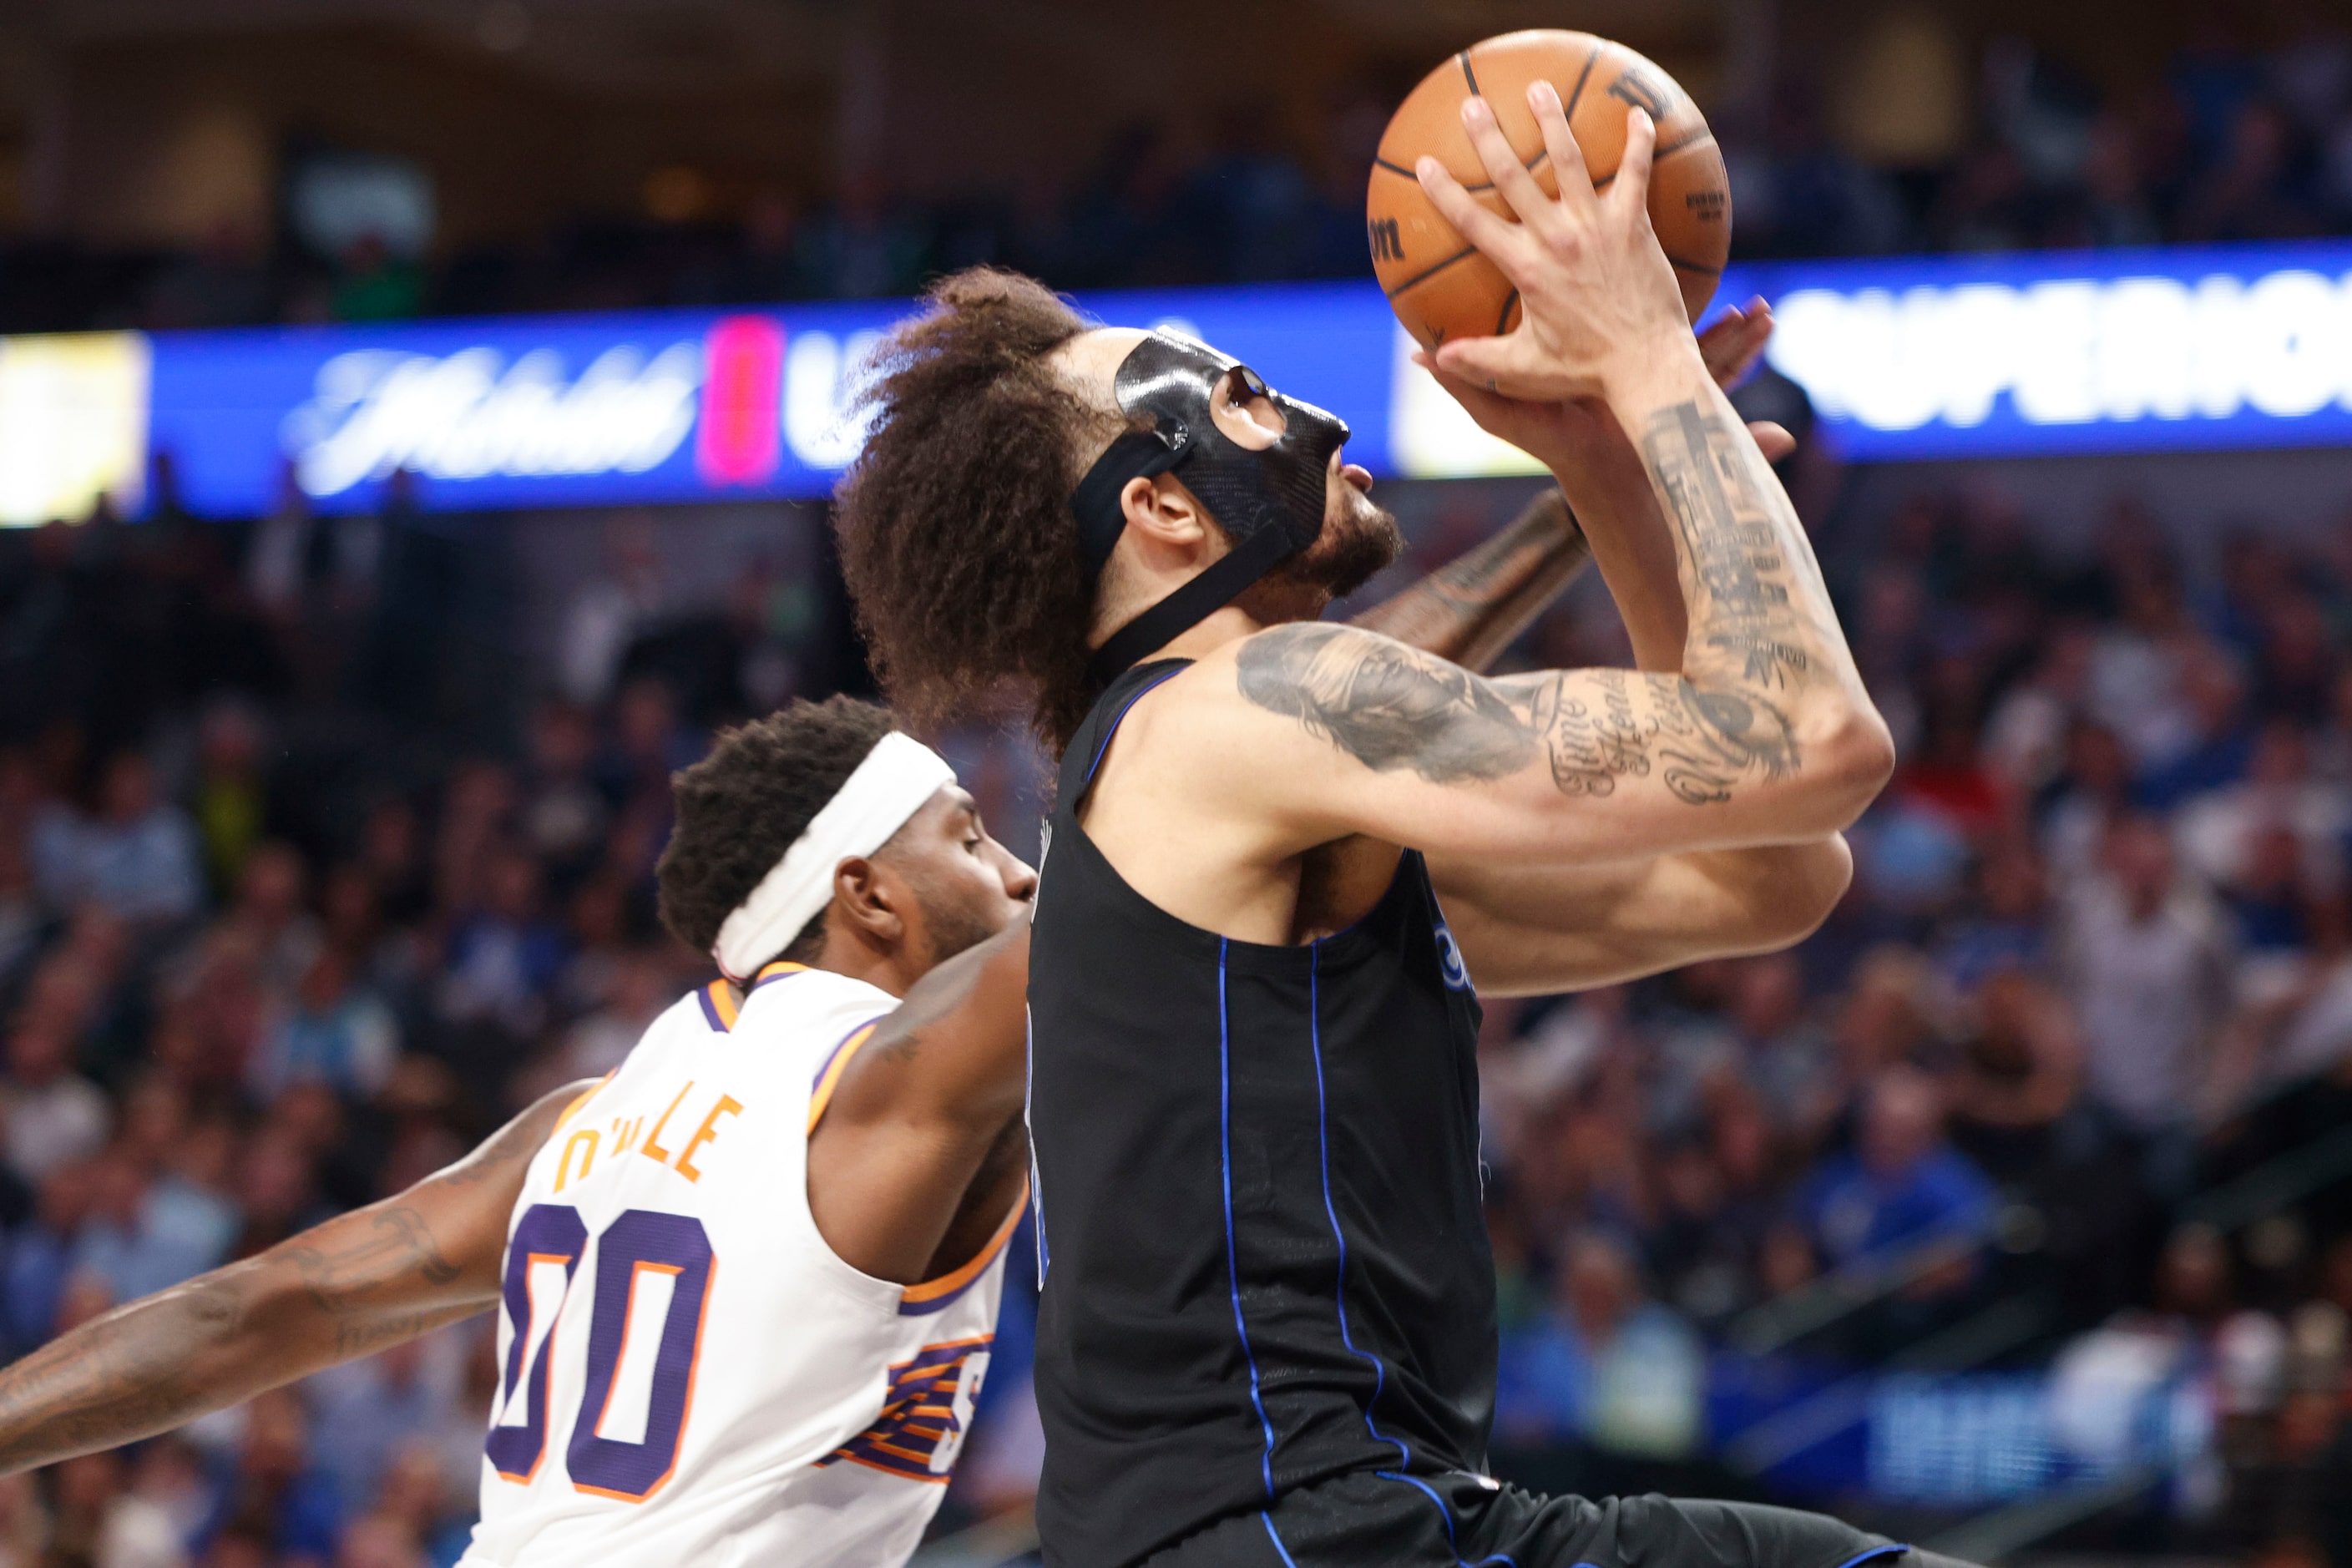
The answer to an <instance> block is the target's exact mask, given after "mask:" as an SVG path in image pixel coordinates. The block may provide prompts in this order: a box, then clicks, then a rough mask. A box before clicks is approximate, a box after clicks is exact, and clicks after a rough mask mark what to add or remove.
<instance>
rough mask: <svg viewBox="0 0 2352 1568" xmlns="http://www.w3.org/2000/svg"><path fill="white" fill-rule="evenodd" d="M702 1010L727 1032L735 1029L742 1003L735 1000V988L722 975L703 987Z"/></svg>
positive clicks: (721, 1029)
mask: <svg viewBox="0 0 2352 1568" xmlns="http://www.w3.org/2000/svg"><path fill="white" fill-rule="evenodd" d="M702 1010H703V1012H704V1013H705V1014H706V1015H707V1016H709V1017H710V1018H711V1020H712V1021H714V1022H715V1023H717V1024H718V1026H719V1030H720V1031H721V1032H722V1033H726V1032H730V1031H732V1030H733V1029H734V1027H735V1019H736V1017H737V1016H738V1015H739V1014H740V1013H741V1011H742V1004H741V1003H740V1002H738V1001H736V1000H735V988H734V987H733V986H732V985H730V984H728V983H727V981H726V980H725V979H724V978H723V977H722V978H720V979H718V980H714V981H712V982H711V983H710V984H708V985H706V986H704V987H703V988H702Z"/></svg>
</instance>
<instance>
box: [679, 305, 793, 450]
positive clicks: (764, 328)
mask: <svg viewBox="0 0 2352 1568" xmlns="http://www.w3.org/2000/svg"><path fill="white" fill-rule="evenodd" d="M702 363H703V373H702V417H701V418H700V419H698V421H696V430H695V438H694V464H695V468H696V471H698V473H700V474H701V476H702V478H703V479H704V481H705V482H706V483H709V484H714V485H751V484H757V483H759V482H760V481H761V480H762V479H767V478H769V477H770V476H772V475H773V474H774V473H775V471H776V463H777V460H778V458H780V457H781V456H782V439H783V426H782V421H781V420H780V418H779V417H778V416H779V413H780V410H781V405H780V399H781V398H782V395H783V384H784V327H783V323H782V322H781V321H777V320H776V319H775V318H774V317H772V316H726V317H722V318H721V319H720V320H719V321H716V322H714V323H712V325H711V328H710V335H709V337H707V338H705V339H704V340H703V344H702Z"/></svg>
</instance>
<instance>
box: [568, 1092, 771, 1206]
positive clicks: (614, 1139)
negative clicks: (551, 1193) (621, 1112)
mask: <svg viewBox="0 0 2352 1568" xmlns="http://www.w3.org/2000/svg"><path fill="white" fill-rule="evenodd" d="M693 1093H694V1080H693V1079H688V1080H687V1083H686V1087H685V1088H684V1089H679V1090H678V1091H677V1097H676V1098H675V1099H673V1100H671V1101H670V1102H669V1109H668V1110H665V1111H663V1112H662V1113H661V1116H660V1118H659V1119H658V1120H656V1121H655V1122H654V1124H653V1129H652V1131H648V1132H646V1135H645V1138H644V1140H643V1141H642V1142H640V1141H639V1139H638V1137H637V1130H638V1128H640V1127H641V1126H643V1125H644V1123H645V1120H646V1119H645V1118H644V1117H642V1116H633V1117H630V1118H629V1119H628V1120H627V1121H623V1120H621V1118H619V1117H617V1116H616V1117H614V1119H613V1121H612V1136H611V1137H610V1138H609V1139H608V1138H606V1137H605V1135H604V1134H603V1133H601V1132H599V1131H597V1130H596V1129H595V1128H593V1127H583V1128H582V1129H580V1130H579V1131H577V1132H574V1133H572V1136H571V1137H569V1138H567V1139H565V1140H564V1142H563V1153H562V1157H561V1158H560V1159H559V1160H558V1161H557V1162H556V1165H555V1190H556V1191H557V1192H559V1193H560V1192H562V1190H563V1188H564V1185H565V1184H567V1183H569V1182H572V1181H573V1180H581V1181H585V1180H586V1179H587V1176H588V1173H589V1171H590V1170H591V1169H593V1167H594V1165H595V1163H596V1157H597V1155H598V1154H599V1153H600V1152H602V1153H604V1154H607V1155H614V1156H618V1155H622V1154H626V1153H628V1152H631V1151H633V1150H634V1151H635V1152H636V1153H638V1154H640V1155H643V1156H644V1157H645V1158H646V1159H648V1160H651V1161H652V1162H653V1163H655V1164H656V1165H663V1166H667V1167H668V1168H669V1169H670V1170H673V1171H675V1172H677V1173H678V1174H679V1175H681V1176H684V1177H685V1178H686V1179H687V1180H688V1181H689V1182H699V1181H700V1180H702V1172H701V1171H700V1170H699V1169H698V1167H697V1166H696V1165H695V1163H694V1161H695V1155H696V1152H697V1151H698V1150H700V1149H702V1148H703V1147H705V1146H706V1145H708V1144H712V1143H716V1142H719V1132H720V1131H721V1129H720V1127H719V1118H720V1117H722V1116H740V1115H741V1114H742V1110H743V1106H742V1102H741V1101H740V1100H736V1099H735V1098H734V1097H733V1096H732V1095H727V1094H721V1095H719V1096H717V1097H716V1098H715V1099H713V1100H712V1101H711V1104H710V1109H709V1111H708V1112H707V1113H706V1114H705V1115H704V1116H703V1118H702V1122H701V1125H699V1126H698V1127H697V1128H695V1130H694V1135H693V1136H692V1137H690V1138H688V1139H687V1140H686V1142H683V1143H681V1144H679V1145H678V1148H677V1153H676V1154H672V1153H671V1152H670V1151H669V1150H668V1149H667V1148H665V1147H664V1146H663V1145H662V1132H663V1130H664V1129H666V1128H667V1127H668V1126H669V1122H670V1118H671V1117H673V1116H675V1115H677V1108H678V1107H679V1106H681V1105H683V1104H685V1103H686V1098H687V1096H688V1095H690V1094H693ZM698 1098H699V1097H698ZM691 1114H692V1113H691V1112H690V1111H689V1112H688V1115H689V1116H690V1115H691ZM679 1125H681V1126H683V1125H685V1123H683V1122H681V1123H679ZM574 1156H577V1157H578V1159H579V1162H580V1168H579V1169H578V1170H576V1171H575V1170H573V1169H572V1160H573V1158H574Z"/></svg>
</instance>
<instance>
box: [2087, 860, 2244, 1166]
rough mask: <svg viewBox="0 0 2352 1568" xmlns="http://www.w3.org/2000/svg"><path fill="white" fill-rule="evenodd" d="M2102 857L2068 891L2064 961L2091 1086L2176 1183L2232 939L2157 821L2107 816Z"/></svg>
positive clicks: (2224, 999) (2223, 1002) (2219, 1010)
mask: <svg viewBox="0 0 2352 1568" xmlns="http://www.w3.org/2000/svg"><path fill="white" fill-rule="evenodd" d="M2104 869H2105V875H2103V876H2100V877H2097V878H2092V879H2084V880H2082V881H2081V882H2080V883H2078V884H2077V885H2076V887H2075V888H2074V889H2072V890H2071V892H2070V896H2069V899H2068V903H2067V907H2066V909H2065V910H2064V912H2063V927H2064V935H2063V948H2062V952H2063V957H2062V961H2061V962H2062V972H2063V974H2064V976H2065V981H2066V989H2067V993H2068V994H2069V995H2070V997H2071V998H2072V999H2073V1001H2074V1008H2075V1012H2076V1015H2077V1016H2079V1017H2080V1018H2081V1020H2082V1026H2083V1036H2084V1048H2085V1053H2086V1061H2087V1065H2088V1068H2089V1074H2090V1088H2091V1093H2092V1095H2093V1096H2094V1097H2095V1099H2097V1100H2099V1102H2100V1103H2101V1104H2103V1105H2105V1106H2106V1107H2107V1108H2108V1109H2110V1110H2114V1111H2115V1112H2116V1114H2117V1115H2118V1116H2120V1117H2121V1118H2122V1119H2123V1121H2124V1122H2125V1123H2126V1125H2128V1126H2129V1127H2131V1128H2132V1129H2133V1130H2134V1131H2136V1132H2137V1133H2138V1134H2139V1135H2140V1136H2141V1137H2143V1138H2144V1139H2147V1140H2148V1141H2149V1142H2150V1144H2151V1152H2152V1154H2153V1155H2154V1156H2155V1157H2157V1158H2158V1161H2159V1170H2158V1175H2159V1178H2160V1180H2161V1181H2162V1182H2163V1183H2165V1184H2167V1186H2168V1190H2170V1191H2175V1192H2177V1191H2179V1190H2180V1186H2181V1184H2183V1183H2185V1182H2186V1181H2187V1180H2188V1179H2189V1171H2188V1167H2187V1164H2186V1161H2187V1159H2188V1148H2187V1144H2186V1142H2185V1140H2186V1138H2187V1136H2188V1134H2189V1128H2190V1126H2191V1124H2192V1121H2193V1119H2194V1118H2195V1116H2196V1115H2197V1114H2198V1110H2199V1109H2200V1103H2201V1099H2202V1094H2203V1090H2204V1088H2205V1074H2206V1071H2207V1068H2208V1066H2209V1058H2210V1052H2211V1049H2212V1047H2213V1043H2214V1039H2213V1037H2214V1031H2215V1030H2216V1029H2218V1028H2219V1027H2220V1026H2221V1022H2222V1019H2223V1017H2224V1016H2225V1014H2226V1011H2227V1008H2228V1005H2229V963H2230V959H2231V952H2232V946H2231V941H2230V938H2229V934H2228V932H2227V931H2226V930H2225V929H2224V927H2223V924H2222V921H2221V917H2220V914H2219V912H2218V911H2217V910H2215V909H2214V907H2213V904H2212V900H2210V898H2208V897H2207V896H2206V895H2205V894H2204V892H2203V891H2202V889H2199V888H2197V887H2196V886H2195V885H2194V884H2193V883H2189V882H2188V881H2186V880H2185V879H2182V878H2181V877H2179V874H2178V870H2177V868H2176V866H2175V863H2174V860H2173V857H2172V847H2171V842H2170V839H2169V837H2168V835H2167V834H2166V832H2165V829H2164V826H2163V825H2162V824H2161V823H2160V822H2158V821H2156V820H2153V819H2151V818H2147V817H2133V818H2127V819H2126V820H2124V821H2122V822H2119V823H2117V824H2116V826H2113V827H2111V828H2109V829H2108V833H2107V844H2106V854H2105V868H2104Z"/></svg>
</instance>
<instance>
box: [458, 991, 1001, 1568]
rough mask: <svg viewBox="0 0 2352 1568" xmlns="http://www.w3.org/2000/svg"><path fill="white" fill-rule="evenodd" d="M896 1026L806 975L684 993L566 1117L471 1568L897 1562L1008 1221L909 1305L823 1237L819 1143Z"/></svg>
mask: <svg viewBox="0 0 2352 1568" xmlns="http://www.w3.org/2000/svg"><path fill="white" fill-rule="evenodd" d="M897 1005H898V1003H897V1001H896V999H895V998H893V997H891V996H890V995H889V994H887V993H886V992H883V991H879V990H877V989H876V988H875V987H873V986H871V985H867V984H864V983H862V982H860V981H856V980H851V979H849V978H847V977H846V976H844V975H839V974H834V973H829V972H826V971H824V970H812V969H806V968H803V967H802V966H800V965H798V964H787V963H775V964H771V965H769V966H768V967H767V968H766V969H764V970H762V971H761V973H760V974H759V975H758V977H757V978H756V979H755V980H754V982H753V984H752V985H751V990H750V992H749V994H748V995H747V996H746V997H745V999H744V1002H743V1004H742V1007H741V1009H740V1016H739V1015H738V1012H737V1009H736V1008H735V1006H734V1004H733V1001H732V997H731V995H730V993H729V991H728V989H727V987H726V985H725V984H724V983H723V982H722V983H716V984H712V985H710V986H709V987H707V988H705V989H703V990H700V991H697V992H694V993H691V994H688V995H687V996H686V997H684V998H682V999H681V1000H680V1001H679V1002H678V1003H677V1005H675V1006H673V1007H671V1008H670V1009H669V1010H668V1011H667V1012H666V1013H664V1014H663V1015H662V1016H660V1017H659V1018H658V1019H656V1021H655V1022H654V1025H653V1026H652V1027H651V1028H649V1029H647V1030H646V1036H645V1038H644V1039H643V1040H641V1041H639V1042H638V1044H637V1046H636V1048H635V1049H634V1050H633V1051H631V1052H630V1053H629V1058H628V1059H627V1060H626V1061H625V1062H623V1063H622V1064H621V1066H620V1067H619V1068H616V1069H615V1070H614V1073H613V1074H612V1076H611V1077H609V1078H607V1079H605V1080H604V1083H602V1084H600V1085H599V1086H598V1087H597V1088H596V1089H594V1090H593V1092H592V1093H590V1094H588V1095H586V1096H585V1097H583V1099H582V1100H579V1101H577V1102H575V1103H574V1104H573V1105H572V1108H571V1109H570V1110H567V1111H566V1112H565V1113H564V1116H563V1119H562V1121H560V1122H559V1123H558V1124H557V1127H556V1130H555V1132H554V1135H553V1136H552V1137H551V1138H550V1139H549V1140H548V1142H547V1145H546V1147H544V1148H542V1149H541V1151H540V1152H539V1153H538V1154H537V1156H536V1157H534V1158H533V1159H532V1161H531V1163H530V1173H529V1174H528V1176H527V1177H526V1179H525V1181H524V1184H523V1192H522V1196H521V1198H520V1201H518V1202H517V1204H516V1205H515V1213H514V1218H513V1220H512V1222H511V1223H510V1224H509V1227H508V1232H507V1253H506V1272H505V1303H504V1308H503V1310H502V1312H501V1314H500V1320H499V1342H498V1352H499V1367H500V1369H501V1373H502V1376H501V1380H500V1390H499V1400H498V1405H497V1408H496V1409H495V1410H494V1411H493V1412H492V1414H491V1421H490V1429H489V1436H488V1442H487V1443H486V1445H485V1458H484V1459H483V1464H482V1517H481V1522H480V1523H479V1524H478V1525H477V1526H476V1527H475V1529H474V1537H473V1543H472V1545H471V1547H470V1548H469V1549H468V1551H467V1554H466V1556H465V1558H464V1561H463V1564H462V1565H461V1568H492V1565H494V1564H495V1565H500V1568H540V1565H542V1564H546V1565H554V1564H562V1568H576V1565H577V1564H579V1563H619V1564H648V1565H650V1564H660V1565H661V1568H675V1565H677V1564H682V1563H692V1564H695V1565H696V1568H726V1565H729V1564H735V1563H761V1564H770V1565H779V1568H785V1565H797V1564H808V1565H811V1568H814V1565H816V1564H835V1563H841V1564H857V1565H859V1568H866V1565H868V1564H884V1565H887V1564H896V1563H902V1562H904V1561H905V1559H906V1558H907V1556H908V1554H909V1553H910V1552H913V1550H914V1548H915V1546H916V1544H917V1542H919V1539H920V1538H921V1535H922V1532H923V1527H924V1525H925V1524H926V1523H928V1522H929V1520H930V1517H931V1514H932V1512H933V1511H934V1510H936V1509H937V1508H938V1507H939V1501H940V1495H941V1493H942V1492H943V1491H944V1490H945V1488H946V1482H947V1479H948V1474H949V1471H950V1468H951V1467H952V1466H953V1464H954V1462H955V1458H956V1455H957V1452H958V1450H959V1449H960V1448H961V1447H962V1444H963V1435H964V1429H965V1426H966V1425H967V1424H968V1423H969V1421H970V1420H971V1407H972V1402H973V1399H974V1397H975V1396H976V1395H977V1394H978V1393H979V1391H980V1385H981V1380H982V1377H983V1376H985V1375H986V1373H987V1368H988V1358H989V1346H990V1343H991V1342H992V1339H993V1338H994V1335H995V1330H996V1308H997V1300H998V1298H999V1294H1000V1292H1001V1290H1002V1289H1003V1277H1004V1268H1003V1251H1004V1244H1005V1242H1006V1241H1007V1240H1009V1239H1010V1237H1011V1235H1012V1230H1013V1222H1014V1221H1015V1220H1017V1219H1018V1218H1019V1215H1020V1205H1015V1206H1014V1211H1013V1216H1012V1218H1010V1219H1008V1220H1007V1221H1006V1223H1005V1226H1004V1227H1003V1229H1002V1230H1000V1231H999V1232H998V1234H997V1235H996V1237H994V1238H993V1239H992V1241H991V1242H990V1243H989V1245H988V1247H987V1248H986V1249H985V1250H984V1251H982V1254H981V1255H980V1256H979V1257H978V1258H975V1259H973V1260H972V1262H971V1264H969V1265H967V1266H966V1267H964V1268H960V1269H958V1270H957V1271H956V1272H955V1273H954V1274H952V1275H950V1276H948V1277H947V1278H945V1279H939V1280H935V1281H932V1282H930V1283H929V1284H925V1285H919V1286H909V1287H903V1288H902V1287H900V1286H898V1285H892V1284H887V1283H885V1282H884V1281H882V1280H879V1279H871V1278H869V1277H867V1276H866V1275H864V1274H861V1273H859V1272H858V1271H857V1270H856V1269H854V1268H850V1267H849V1265H847V1264H846V1263H844V1262H842V1261H841V1260H840V1259H839V1258H836V1257H835V1255H834V1253H833V1251H832V1249H831V1248H830V1247H827V1246H826V1245H825V1243H824V1239H823V1238H822V1237H820V1236H819V1235H818V1234H817V1229H816V1225H815V1222H814V1220H813V1219H812V1218H811V1216H810V1214H809V1206H808V1181H807V1160H808V1134H809V1131H810V1130H811V1129H812V1128H813V1127H814V1126H815V1124H816V1119H817V1118H818V1117H819V1116H821V1115H822V1114H823V1113H824V1105H825V1101H826V1100H827V1099H828V1098H829V1097H830V1096H831V1094H832V1092H833V1087H834V1085H835V1083H836V1082H837V1081H839V1079H840V1076H841V1071H842V1068H844V1067H845V1066H846V1065H847V1064H848V1061H849V1059H850V1058H851V1057H852V1056H854V1055H855V1054H856V1051H857V1049H858V1047H860V1046H862V1045H863V1044H864V1043H865V1041H866V1038H867V1037H870V1036H871V1034H872V1033H873V1029H874V1026H875V1024H876V1023H877V1021H878V1020H879V1019H880V1018H881V1017H882V1016H884V1015H886V1014H887V1013H888V1012H889V1011H890V1010H891V1009H892V1008H894V1007H896V1006H897Z"/></svg>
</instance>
